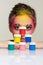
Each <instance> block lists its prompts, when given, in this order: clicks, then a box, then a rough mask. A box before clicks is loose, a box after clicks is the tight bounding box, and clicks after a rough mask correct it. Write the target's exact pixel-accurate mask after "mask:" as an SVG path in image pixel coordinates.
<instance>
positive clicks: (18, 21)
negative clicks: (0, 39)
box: [10, 14, 34, 34]
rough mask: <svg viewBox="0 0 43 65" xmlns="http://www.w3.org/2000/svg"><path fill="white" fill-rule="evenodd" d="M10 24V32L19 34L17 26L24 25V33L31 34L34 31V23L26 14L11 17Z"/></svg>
mask: <svg viewBox="0 0 43 65" xmlns="http://www.w3.org/2000/svg"><path fill="white" fill-rule="evenodd" d="M11 22H12V24H11V26H10V31H11V32H12V34H19V27H20V26H25V27H26V34H32V33H33V32H34V24H33V21H32V19H31V18H30V17H29V16H28V15H27V14H24V15H18V16H16V17H13V18H12V19H11Z"/></svg>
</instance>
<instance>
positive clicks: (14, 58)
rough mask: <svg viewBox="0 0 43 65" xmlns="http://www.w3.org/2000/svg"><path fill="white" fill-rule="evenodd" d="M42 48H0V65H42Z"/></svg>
mask: <svg viewBox="0 0 43 65" xmlns="http://www.w3.org/2000/svg"><path fill="white" fill-rule="evenodd" d="M42 64H43V49H36V51H29V50H25V51H20V50H14V51H8V50H7V49H0V65H42Z"/></svg>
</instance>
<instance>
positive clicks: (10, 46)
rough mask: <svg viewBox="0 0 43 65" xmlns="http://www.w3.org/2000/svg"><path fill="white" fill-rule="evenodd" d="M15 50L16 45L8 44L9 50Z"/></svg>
mask: <svg viewBox="0 0 43 65" xmlns="http://www.w3.org/2000/svg"><path fill="white" fill-rule="evenodd" d="M14 49H15V43H14V42H8V50H14Z"/></svg>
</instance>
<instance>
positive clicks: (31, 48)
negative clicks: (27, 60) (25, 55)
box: [29, 42, 36, 50]
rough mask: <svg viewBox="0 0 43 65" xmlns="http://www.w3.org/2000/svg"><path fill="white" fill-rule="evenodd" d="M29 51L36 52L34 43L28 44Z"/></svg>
mask: <svg viewBox="0 0 43 65" xmlns="http://www.w3.org/2000/svg"><path fill="white" fill-rule="evenodd" d="M29 50H36V43H35V42H31V43H30V44H29Z"/></svg>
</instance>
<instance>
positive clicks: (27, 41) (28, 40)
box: [25, 34, 32, 43]
mask: <svg viewBox="0 0 43 65" xmlns="http://www.w3.org/2000/svg"><path fill="white" fill-rule="evenodd" d="M31 41H32V35H30V34H26V35H25V42H26V43H30V42H31Z"/></svg>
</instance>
